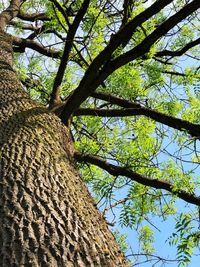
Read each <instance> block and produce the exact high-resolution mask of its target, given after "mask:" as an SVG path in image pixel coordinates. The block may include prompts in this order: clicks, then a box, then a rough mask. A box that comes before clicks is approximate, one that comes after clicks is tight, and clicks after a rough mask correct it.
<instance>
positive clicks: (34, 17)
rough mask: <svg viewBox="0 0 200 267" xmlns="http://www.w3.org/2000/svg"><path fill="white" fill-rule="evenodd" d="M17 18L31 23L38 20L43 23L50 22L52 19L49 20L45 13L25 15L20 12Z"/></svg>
mask: <svg viewBox="0 0 200 267" xmlns="http://www.w3.org/2000/svg"><path fill="white" fill-rule="evenodd" d="M17 17H18V18H20V19H22V20H25V21H31V22H34V21H36V20H42V21H48V20H50V18H48V17H47V16H46V14H45V13H33V14H28V13H24V12H22V11H19V13H18V15H17Z"/></svg>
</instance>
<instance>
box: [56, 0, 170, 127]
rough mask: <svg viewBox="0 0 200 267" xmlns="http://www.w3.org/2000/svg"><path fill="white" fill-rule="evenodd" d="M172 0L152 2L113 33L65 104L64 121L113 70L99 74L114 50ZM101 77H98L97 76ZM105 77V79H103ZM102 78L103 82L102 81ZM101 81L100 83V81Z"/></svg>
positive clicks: (66, 120) (62, 115) (64, 121)
mask: <svg viewBox="0 0 200 267" xmlns="http://www.w3.org/2000/svg"><path fill="white" fill-rule="evenodd" d="M171 2H172V0H158V1H156V2H155V3H154V4H152V5H151V6H150V7H149V8H147V9H146V10H145V11H143V12H141V13H140V14H139V15H137V16H136V17H135V18H133V19H132V20H131V21H130V22H129V23H127V24H126V25H125V26H124V27H123V28H121V29H120V30H119V31H118V32H117V33H116V34H114V35H112V37H111V39H110V42H109V44H108V45H107V46H106V48H105V49H104V50H103V51H102V52H101V53H100V54H99V55H98V56H97V57H96V58H95V59H94V60H93V62H92V64H91V65H90V67H89V68H88V70H87V71H86V73H85V75H84V77H83V79H82V81H81V82H80V84H79V86H78V88H77V89H76V90H75V91H74V92H73V94H72V95H71V96H70V97H69V98H68V101H67V103H66V105H65V108H64V110H63V113H62V114H61V120H62V121H63V123H65V124H66V123H67V122H68V120H69V118H70V116H71V115H72V113H73V112H74V111H75V110H76V109H77V108H78V107H79V106H80V105H81V103H82V102H84V101H85V100H86V99H87V97H88V96H89V95H90V94H91V93H92V92H93V91H95V89H96V88H97V87H98V85H99V84H101V83H102V82H103V80H104V77H105V78H106V77H107V76H109V75H110V74H111V73H112V72H113V71H114V70H115V69H114V70H113V71H111V72H109V69H110V66H109V69H107V68H106V70H105V68H104V70H105V72H106V73H107V71H108V75H106V74H105V73H103V74H104V77H101V75H100V76H99V71H100V69H101V68H102V66H103V65H106V66H107V65H108V64H109V63H108V64H106V63H107V62H109V61H110V59H111V57H112V54H113V52H114V51H115V50H116V49H117V48H118V47H119V46H120V45H122V44H123V45H124V44H125V43H128V41H129V40H130V39H131V37H132V34H133V32H134V31H135V30H136V28H137V27H138V26H139V25H141V24H142V23H143V22H145V21H146V20H148V19H149V18H151V17H152V16H153V15H155V14H156V13H158V12H159V11H160V10H161V9H162V8H164V7H165V6H167V5H168V4H169V3H171ZM98 76H99V78H98V79H97V77H98ZM102 78H103V79H102ZM100 79H101V82H100ZM99 82H100V83H99Z"/></svg>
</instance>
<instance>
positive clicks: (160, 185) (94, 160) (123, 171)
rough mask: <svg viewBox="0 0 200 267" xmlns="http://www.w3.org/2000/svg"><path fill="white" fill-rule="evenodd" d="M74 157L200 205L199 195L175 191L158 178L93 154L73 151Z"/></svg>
mask: <svg viewBox="0 0 200 267" xmlns="http://www.w3.org/2000/svg"><path fill="white" fill-rule="evenodd" d="M74 157H75V159H76V160H77V161H79V162H86V163H87V162H88V163H91V164H93V165H96V166H98V167H100V168H102V169H104V170H106V171H107V172H108V173H110V174H111V175H114V176H125V177H128V178H130V179H131V180H132V181H135V182H137V183H140V184H143V185H146V186H150V187H153V188H156V189H164V190H166V191H168V192H171V193H172V194H174V195H176V196H177V197H179V198H180V199H183V200H184V201H186V202H188V203H191V204H194V205H197V206H200V197H198V196H196V195H195V194H192V193H187V192H186V191H184V190H181V189H178V190H177V191H174V189H173V184H171V183H169V182H166V181H162V180H158V179H151V178H148V177H145V176H143V175H141V174H138V173H136V172H134V171H131V170H129V169H128V168H125V167H120V166H115V165H113V164H110V163H108V162H107V161H105V160H103V159H101V158H99V157H96V156H94V155H89V154H81V153H80V152H75V154H74Z"/></svg>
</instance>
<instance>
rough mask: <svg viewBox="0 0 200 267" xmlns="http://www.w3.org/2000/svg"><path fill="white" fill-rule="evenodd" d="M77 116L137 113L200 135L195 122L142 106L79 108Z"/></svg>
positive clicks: (118, 115)
mask: <svg viewBox="0 0 200 267" xmlns="http://www.w3.org/2000/svg"><path fill="white" fill-rule="evenodd" d="M74 115H75V116H99V117H128V116H135V115H144V116H146V117H149V118H151V119H153V120H155V121H157V122H160V123H162V124H165V125H167V126H169V127H172V128H174V129H177V130H179V131H184V132H187V133H188V134H190V135H191V136H193V137H198V138H199V137H200V126H199V125H197V124H193V123H191V122H188V121H186V120H182V119H178V118H174V117H172V116H169V115H166V114H164V113H161V112H158V111H154V110H152V109H148V108H144V107H140V108H127V109H90V108H79V109H78V110H76V111H75V112H74Z"/></svg>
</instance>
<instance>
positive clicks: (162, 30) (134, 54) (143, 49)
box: [102, 0, 200, 79]
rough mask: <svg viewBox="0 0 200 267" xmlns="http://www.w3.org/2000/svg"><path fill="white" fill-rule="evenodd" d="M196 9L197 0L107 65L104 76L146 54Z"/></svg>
mask: <svg viewBox="0 0 200 267" xmlns="http://www.w3.org/2000/svg"><path fill="white" fill-rule="evenodd" d="M198 8H200V1H199V0H194V1H192V2H191V3H189V4H188V5H186V6H184V7H183V8H182V9H181V10H180V11H179V12H177V13H176V14H174V15H173V16H171V17H170V18H168V19H167V20H166V21H165V22H163V23H162V24H161V25H160V26H159V27H158V28H157V29H156V30H154V31H153V32H152V33H151V34H149V35H148V36H147V37H146V38H145V39H144V40H143V41H142V42H141V43H140V44H139V45H138V46H136V47H134V48H133V49H131V50H130V51H128V52H126V53H124V54H123V55H121V56H119V57H118V58H116V59H114V60H113V61H112V62H111V63H110V64H108V66H105V68H104V70H102V73H103V72H104V73H105V72H107V74H106V75H105V76H106V77H107V76H108V75H110V74H111V73H112V72H113V71H115V70H116V69H118V68H119V67H121V66H123V65H125V64H127V63H128V62H130V61H132V60H135V59H136V58H138V57H141V56H142V55H144V54H145V53H147V52H148V51H149V49H150V48H151V46H152V45H153V44H155V43H156V41H158V40H159V39H160V38H161V37H162V36H164V35H165V34H166V33H167V32H168V31H169V30H171V29H172V28H173V27H174V26H176V25H177V24H178V23H179V22H181V21H182V20H183V19H185V18H186V17H187V16H188V15H190V14H191V13H193V12H194V11H196V10H197V9H198ZM103 76H104V75H103ZM104 79H105V78H104Z"/></svg>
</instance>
